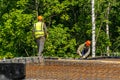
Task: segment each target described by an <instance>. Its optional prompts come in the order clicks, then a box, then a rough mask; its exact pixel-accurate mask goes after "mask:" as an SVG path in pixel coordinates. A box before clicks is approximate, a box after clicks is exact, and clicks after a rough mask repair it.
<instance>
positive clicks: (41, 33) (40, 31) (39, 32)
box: [33, 16, 47, 62]
mask: <svg viewBox="0 0 120 80" xmlns="http://www.w3.org/2000/svg"><path fill="white" fill-rule="evenodd" d="M33 33H34V37H35V40H36V43H37V47H38V57H39V59H40V61H41V62H43V61H44V58H43V56H42V52H43V49H44V43H45V39H46V38H47V27H46V24H45V23H44V22H43V17H42V16H38V22H37V23H35V24H34V28H33Z"/></svg>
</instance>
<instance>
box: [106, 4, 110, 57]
mask: <svg viewBox="0 0 120 80" xmlns="http://www.w3.org/2000/svg"><path fill="white" fill-rule="evenodd" d="M109 12H110V3H109V4H108V8H107V14H106V18H107V20H108V21H109V17H108V16H109ZM108 21H107V22H106V35H107V38H108V39H109V24H108ZM109 50H110V48H109V46H107V56H110V53H109Z"/></svg>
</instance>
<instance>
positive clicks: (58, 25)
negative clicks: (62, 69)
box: [0, 0, 120, 58]
mask: <svg viewBox="0 0 120 80" xmlns="http://www.w3.org/2000/svg"><path fill="white" fill-rule="evenodd" d="M36 1H37V2H38V3H37V4H38V10H37V11H36ZM108 3H110V14H109V20H107V19H106V13H107V7H108V6H109V5H108ZM119 6H120V1H119V0H95V14H96V16H95V17H96V40H97V43H96V48H97V49H96V53H97V55H99V54H101V53H105V52H106V46H108V45H109V46H110V50H111V52H120V50H119V48H120V44H119V43H120V23H119V22H120V17H119V16H120V12H119V11H120V10H119V9H120V8H119ZM36 12H38V15H43V17H44V21H45V23H46V25H47V27H48V33H49V35H48V38H47V40H46V43H45V49H44V55H45V56H55V57H76V49H77V47H78V45H79V44H81V43H83V42H85V41H86V40H88V39H89V40H91V36H92V33H91V31H92V24H91V0H52V1H51V0H0V19H1V21H0V56H1V58H2V57H7V58H12V57H15V56H35V55H36V54H37V46H36V44H35V41H34V37H33V35H32V27H33V24H34V23H35V22H36V21H37V19H36ZM106 22H108V23H109V27H110V39H108V38H107V35H106V31H105V30H106ZM6 55H7V56H6Z"/></svg>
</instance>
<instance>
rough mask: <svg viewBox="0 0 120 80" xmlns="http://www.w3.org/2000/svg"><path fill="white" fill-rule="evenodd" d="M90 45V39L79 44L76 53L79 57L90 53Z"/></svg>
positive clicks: (84, 56)
mask: <svg viewBox="0 0 120 80" xmlns="http://www.w3.org/2000/svg"><path fill="white" fill-rule="evenodd" d="M90 45H91V41H90V40H87V41H86V42H85V43H83V44H81V45H79V47H78V49H77V54H79V55H80V57H82V58H83V59H85V58H87V57H88V56H89V54H90Z"/></svg>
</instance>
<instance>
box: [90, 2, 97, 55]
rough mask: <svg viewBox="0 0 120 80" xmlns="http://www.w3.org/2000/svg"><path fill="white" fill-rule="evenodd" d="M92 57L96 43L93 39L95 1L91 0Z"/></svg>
mask: <svg viewBox="0 0 120 80" xmlns="http://www.w3.org/2000/svg"><path fill="white" fill-rule="evenodd" d="M91 3H92V57H95V49H96V48H95V45H96V41H95V7H94V5H95V1H94V0H92V1H91Z"/></svg>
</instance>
